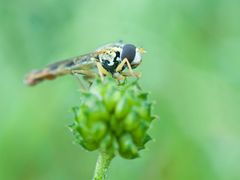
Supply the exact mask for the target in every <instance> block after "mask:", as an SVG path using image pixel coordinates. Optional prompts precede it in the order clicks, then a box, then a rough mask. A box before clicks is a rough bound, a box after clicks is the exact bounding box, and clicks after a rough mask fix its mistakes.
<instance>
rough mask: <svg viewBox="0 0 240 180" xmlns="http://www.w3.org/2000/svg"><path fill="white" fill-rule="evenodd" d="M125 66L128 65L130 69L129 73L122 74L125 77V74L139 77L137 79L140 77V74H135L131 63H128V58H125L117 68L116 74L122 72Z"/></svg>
mask: <svg viewBox="0 0 240 180" xmlns="http://www.w3.org/2000/svg"><path fill="white" fill-rule="evenodd" d="M125 64H127V67H128V69H129V72H122V74H123V75H124V74H125V76H134V77H137V78H139V77H140V73H135V72H133V70H132V67H131V65H130V63H129V61H128V59H127V58H124V59H123V61H122V62H121V63H120V64H119V65H118V66H117V68H116V72H120V71H122V69H123V66H124V65H125Z"/></svg>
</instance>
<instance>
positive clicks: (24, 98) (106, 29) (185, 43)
mask: <svg viewBox="0 0 240 180" xmlns="http://www.w3.org/2000/svg"><path fill="white" fill-rule="evenodd" d="M239 8H240V1H238V0H231V1H230V0H229V1H228V0H201V1H200V0H199V1H198V0H192V1H191V0H182V1H178V0H130V1H129V0H121V1H115V0H111V1H110V0H102V1H94V0H88V1H87V0H85V1H84V0H82V1H81V0H41V1H32V0H12V1H10V0H0V69H1V71H0V179H1V180H75V179H91V178H92V174H93V170H94V166H95V161H96V158H97V154H98V153H97V152H91V153H90V152H86V151H84V150H83V149H81V148H80V146H78V145H75V144H73V143H72V141H73V137H72V135H71V133H70V132H69V130H68V128H67V125H69V124H70V123H71V122H72V113H71V110H70V109H71V107H72V106H75V105H77V104H78V102H79V99H80V98H81V97H80V93H79V92H78V89H79V84H78V82H77V81H76V80H75V79H74V78H73V77H71V76H66V77H62V78H60V79H57V80H55V81H51V82H44V83H42V84H40V85H39V86H36V87H33V88H30V87H26V86H25V85H24V84H23V83H22V80H23V77H24V75H25V74H26V73H27V72H29V71H30V70H31V69H32V68H40V67H43V66H44V65H46V64H49V63H51V62H54V61H55V60H60V59H65V58H68V57H72V56H76V55H80V54H83V53H87V52H89V51H92V50H94V49H95V48H96V47H98V46H99V45H102V44H105V43H108V42H114V41H117V40H123V41H125V42H130V43H134V44H137V45H139V46H142V47H144V48H145V49H146V50H147V52H148V53H147V54H145V55H144V59H143V63H142V64H141V66H140V67H139V68H138V69H137V70H138V71H140V72H142V78H141V80H140V84H141V86H142V88H143V89H144V90H145V91H149V92H151V95H150V98H151V99H152V100H154V101H155V102H156V104H155V108H154V112H155V114H157V115H159V116H160V120H159V121H155V122H154V123H153V125H152V128H151V129H150V134H151V135H152V136H153V137H154V139H155V140H154V142H150V143H148V145H147V147H148V149H147V150H144V151H142V152H141V156H142V157H141V158H139V159H136V160H125V159H122V158H120V157H117V158H115V159H114V160H113V162H112V164H111V167H110V169H109V175H108V179H113V180H122V179H131V180H135V179H136V180H144V179H151V180H158V179H159V180H161V179H163V180H178V179H179V180H215V179H216V180H239V179H240V136H239V135H240V9H239Z"/></svg>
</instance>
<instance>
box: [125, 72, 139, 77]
mask: <svg viewBox="0 0 240 180" xmlns="http://www.w3.org/2000/svg"><path fill="white" fill-rule="evenodd" d="M121 74H122V75H123V76H134V77H137V78H140V77H141V73H140V72H133V74H132V73H130V72H121Z"/></svg>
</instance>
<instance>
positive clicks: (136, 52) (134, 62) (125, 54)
mask: <svg viewBox="0 0 240 180" xmlns="http://www.w3.org/2000/svg"><path fill="white" fill-rule="evenodd" d="M143 53H145V50H144V49H143V48H137V47H136V46H134V45H133V44H125V45H124V46H123V47H122V51H121V53H120V58H121V60H124V59H125V58H127V60H128V61H129V63H130V65H131V67H132V68H133V69H134V68H136V67H137V66H138V65H139V64H140V63H141V62H142V54H143Z"/></svg>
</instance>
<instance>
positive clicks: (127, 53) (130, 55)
mask: <svg viewBox="0 0 240 180" xmlns="http://www.w3.org/2000/svg"><path fill="white" fill-rule="evenodd" d="M135 55H136V47H135V46H134V45H132V44H125V45H124V46H123V49H122V53H121V59H122V60H123V59H124V58H127V59H128V61H129V62H130V63H131V62H132V61H133V60H134V58H135Z"/></svg>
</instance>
